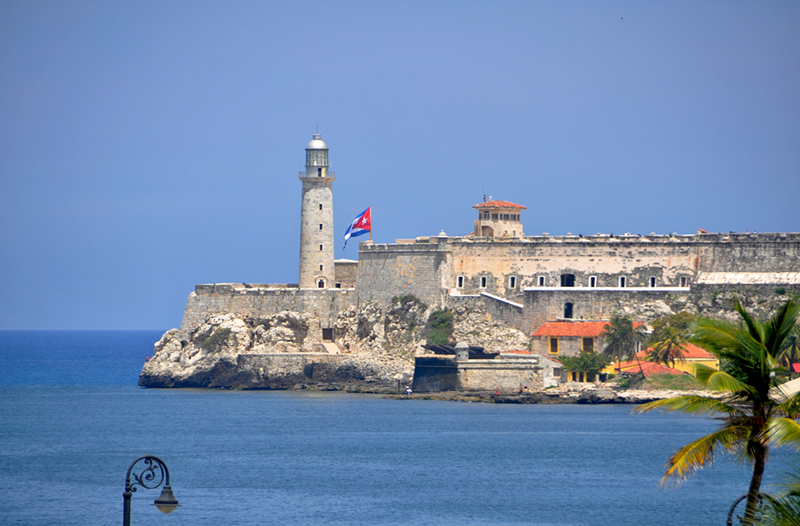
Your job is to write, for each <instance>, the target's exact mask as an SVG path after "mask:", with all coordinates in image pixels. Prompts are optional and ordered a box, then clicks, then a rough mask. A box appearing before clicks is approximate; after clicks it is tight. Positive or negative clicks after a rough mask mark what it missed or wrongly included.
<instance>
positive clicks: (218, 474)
mask: <svg viewBox="0 0 800 526" xmlns="http://www.w3.org/2000/svg"><path fill="white" fill-rule="evenodd" d="M159 336H160V332H158V331H133V332H122V331H120V332H116V331H115V332H0V367H2V375H1V376H0V487H1V488H2V492H0V524H5V525H68V524H81V525H103V524H120V523H121V521H122V492H123V490H124V482H125V473H126V470H127V468H128V465H129V464H130V463H131V461H133V460H134V459H135V458H137V457H138V456H140V455H144V454H152V455H156V456H158V457H160V458H162V459H163V460H164V461H165V462H166V464H167V466H168V467H169V470H170V476H171V482H172V487H173V490H174V492H175V496H176V498H177V499H178V500H179V501H180V503H181V506H180V507H179V508H178V509H177V510H176V511H175V512H173V513H172V514H169V515H163V514H161V513H159V512H158V511H157V510H156V509H155V508H154V506H152V503H153V500H155V498H156V497H158V495H159V493H160V489H159V490H139V491H137V492H136V493H134V495H133V501H132V513H131V515H132V524H147V525H162V524H163V525H165V526H167V525H178V524H180V525H219V524H231V525H256V524H258V525H263V524H268V525H269V524H275V525H277V524H281V525H284V524H288V525H294V524H298V525H304V524H315V525H375V526H383V525H387V526H388V525H484V524H485V525H576V526H577V525H616V524H632V525H637V526H642V525H676V526H677V525H681V526H686V525H721V524H724V523H725V517H726V514H727V511H728V508H729V506H730V505H731V503H732V502H733V501H734V499H736V498H737V497H738V496H739V495H741V494H742V493H744V492H745V491H746V489H747V484H748V482H749V473H748V469H747V468H746V467H744V466H740V465H738V464H735V463H734V462H732V461H731V460H730V459H728V458H727V457H720V458H719V459H717V461H716V463H715V464H714V465H713V467H711V468H710V469H706V470H703V471H701V472H699V473H698V474H697V475H696V476H695V477H693V478H692V479H690V480H688V481H687V482H685V483H684V484H683V485H682V486H680V487H677V488H662V487H659V486H658V481H659V479H660V477H661V475H662V473H663V464H664V462H665V461H666V459H667V458H668V456H669V455H670V453H671V452H672V451H674V450H675V449H676V448H678V447H679V446H681V445H683V444H686V443H687V442H689V441H691V440H693V439H695V438H698V437H700V436H701V435H703V434H706V433H708V432H710V431H711V430H713V429H714V428H715V423H714V422H713V421H710V420H709V419H705V418H693V417H689V416H685V415H665V414H647V415H633V414H631V407H630V406H613V405H609V406H584V405H502V404H477V403H459V402H439V401H422V400H390V399H384V398H382V397H380V396H372V395H353V394H342V393H327V392H326V393H318V392H297V391H231V390H195V389H186V390H158V389H143V388H139V387H138V386H137V385H136V382H137V379H138V373H139V371H140V369H141V365H142V362H143V359H144V356H145V355H146V354H150V353H151V352H152V344H153V342H155V341H156V340H157V339H158V337H159ZM787 459H788V453H783V452H782V451H781V450H778V451H777V452H775V454H773V456H772V457H771V459H770V462H769V463H768V465H767V471H768V478H770V479H771V480H773V479H774V477H773V474H774V475H777V474H778V472H779V471H780V467H781V464H785V463H786V461H787Z"/></svg>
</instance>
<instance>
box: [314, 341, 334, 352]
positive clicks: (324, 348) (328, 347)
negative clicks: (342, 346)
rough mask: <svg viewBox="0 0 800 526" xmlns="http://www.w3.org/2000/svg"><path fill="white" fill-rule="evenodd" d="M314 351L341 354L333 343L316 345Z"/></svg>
mask: <svg viewBox="0 0 800 526" xmlns="http://www.w3.org/2000/svg"><path fill="white" fill-rule="evenodd" d="M314 350H315V351H317V352H324V353H328V354H339V346H338V345H336V344H335V343H333V342H322V343H315V344H314Z"/></svg>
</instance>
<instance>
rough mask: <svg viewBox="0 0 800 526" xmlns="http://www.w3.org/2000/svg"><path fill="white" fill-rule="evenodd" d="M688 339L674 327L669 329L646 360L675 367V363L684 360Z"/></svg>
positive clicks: (654, 345)
mask: <svg viewBox="0 0 800 526" xmlns="http://www.w3.org/2000/svg"><path fill="white" fill-rule="evenodd" d="M685 343H686V338H685V337H684V336H683V335H682V334H681V333H680V332H678V331H677V330H675V329H674V328H672V327H667V329H666V331H665V332H664V335H663V336H662V339H661V340H659V341H657V342H656V343H654V344H653V347H652V348H651V349H650V352H648V353H647V356H646V357H645V360H647V361H648V362H655V363H663V364H664V365H667V366H669V365H670V362H671V363H672V365H671V367H673V368H674V367H675V361H676V360H681V361H683V359H684V355H683V353H684V351H685V350H686V348H685V347H684V344H685Z"/></svg>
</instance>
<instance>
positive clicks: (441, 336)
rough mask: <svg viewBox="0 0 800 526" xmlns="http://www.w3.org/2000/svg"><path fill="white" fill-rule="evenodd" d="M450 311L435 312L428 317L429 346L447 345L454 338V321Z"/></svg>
mask: <svg viewBox="0 0 800 526" xmlns="http://www.w3.org/2000/svg"><path fill="white" fill-rule="evenodd" d="M454 319H455V316H454V315H453V311H451V310H450V309H440V310H436V311H433V312H432V313H431V315H430V317H428V345H446V344H447V343H448V342H449V341H450V340H451V339H452V337H453V320H454Z"/></svg>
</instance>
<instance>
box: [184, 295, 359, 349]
mask: <svg viewBox="0 0 800 526" xmlns="http://www.w3.org/2000/svg"><path fill="white" fill-rule="evenodd" d="M354 302H355V294H354V293H353V291H352V290H350V291H348V290H345V289H318V290H317V289H309V290H300V289H297V288H271V287H268V286H258V285H250V284H244V283H216V284H211V285H197V286H196V287H195V290H194V292H192V293H191V294H189V299H188V301H187V302H186V310H185V311H184V315H183V322H182V323H181V333H182V334H184V335H187V334H190V333H191V332H192V331H194V330H195V329H197V327H199V326H200V325H201V324H202V323H203V322H205V321H206V320H207V319H208V318H209V317H210V316H214V315H219V314H233V315H236V316H241V317H266V316H270V315H273V314H276V313H278V312H281V311H293V312H305V313H309V314H314V315H315V316H316V317H318V318H319V324H318V326H313V327H309V337H310V338H311V341H322V332H321V331H322V329H323V328H332V327H333V326H334V323H335V322H336V318H337V317H338V315H339V312H341V311H343V310H345V309H347V307H349V306H351V305H354Z"/></svg>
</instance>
